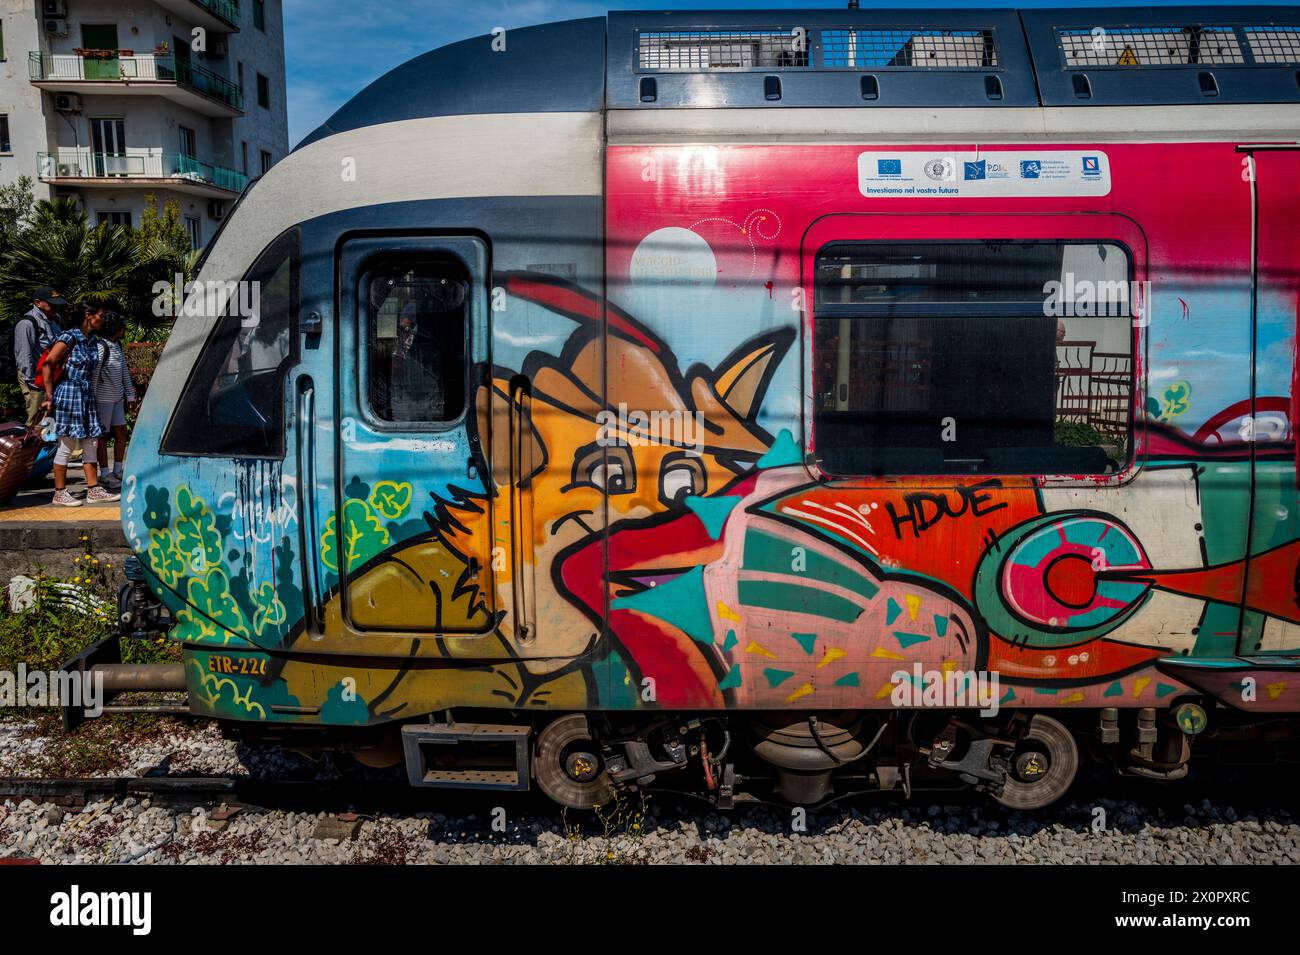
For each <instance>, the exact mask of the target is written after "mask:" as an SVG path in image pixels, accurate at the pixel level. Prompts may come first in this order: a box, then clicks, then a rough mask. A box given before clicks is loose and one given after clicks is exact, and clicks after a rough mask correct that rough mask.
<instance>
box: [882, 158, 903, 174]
mask: <svg viewBox="0 0 1300 955" xmlns="http://www.w3.org/2000/svg"><path fill="white" fill-rule="evenodd" d="M902 174H903V160H901V159H877V160H876V175H877V176H901V175H902Z"/></svg>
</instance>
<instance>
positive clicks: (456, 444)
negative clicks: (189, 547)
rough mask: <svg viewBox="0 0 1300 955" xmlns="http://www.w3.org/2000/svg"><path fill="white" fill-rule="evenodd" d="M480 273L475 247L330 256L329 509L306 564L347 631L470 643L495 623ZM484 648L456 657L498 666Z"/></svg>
mask: <svg viewBox="0 0 1300 955" xmlns="http://www.w3.org/2000/svg"><path fill="white" fill-rule="evenodd" d="M487 270H488V247H487V243H486V242H485V241H484V240H483V239H481V238H478V237H471V236H445V235H439V236H434V235H428V236H410V235H403V236H392V235H375V234H370V235H365V236H360V237H356V238H352V239H349V240H347V241H346V242H344V243H343V245H342V246H341V247H340V252H339V259H338V265H337V274H338V277H339V290H338V296H339V297H338V302H339V308H338V313H339V321H338V352H337V361H336V368H337V377H336V395H335V401H336V402H337V414H336V417H335V420H337V421H338V422H339V425H338V429H337V435H336V448H337V457H336V462H337V463H336V471H335V474H334V482H333V483H334V485H335V487H334V507H333V510H332V512H331V513H329V514H328V515H325V516H324V520H322V521H321V525H322V528H323V529H322V532H321V534H320V551H319V557H318V563H319V566H320V568H321V569H322V571H323V573H324V577H325V579H324V581H323V588H322V590H323V592H324V593H331V592H333V591H334V590H335V588H336V587H337V592H338V595H339V602H340V604H341V607H340V613H339V614H338V616H337V617H336V618H335V619H337V620H338V621H339V623H341V625H342V627H343V628H344V629H345V630H347V631H349V632H352V633H355V634H359V635H362V636H365V635H367V634H372V635H380V634H384V635H389V636H392V635H402V634H406V635H411V636H425V635H428V636H447V637H465V638H478V637H485V636H487V635H489V634H491V633H493V632H494V630H495V628H496V625H497V623H498V620H499V607H498V599H497V593H496V587H495V586H494V570H493V568H494V566H495V567H496V568H497V569H504V565H503V562H502V560H497V561H494V560H493V547H494V543H493V529H492V522H493V518H494V514H495V512H496V503H495V502H494V500H493V499H492V494H491V493H490V490H489V486H488V484H487V483H486V482H488V481H489V480H490V465H489V461H488V450H487V449H488V448H489V447H490V443H489V442H487V441H481V440H480V434H479V430H480V429H479V427H478V425H477V421H476V417H477V416H476V413H475V393H476V391H477V388H476V383H477V374H476V372H475V369H477V368H481V367H484V366H485V364H486V363H487V360H488V342H489V340H490V339H489V334H490V330H489V322H490V318H489V311H488V303H487V289H486V275H487V274H488V272H487ZM327 400H328V399H327ZM495 643H496V641H492V640H486V641H479V640H476V639H474V640H472V642H471V643H470V645H469V647H468V648H466V651H465V652H466V653H467V655H471V656H473V655H478V653H479V649H480V648H481V655H483V656H486V657H492V656H497V655H499V654H498V653H496V652H494V649H493V646H492V645H494V644H495Z"/></svg>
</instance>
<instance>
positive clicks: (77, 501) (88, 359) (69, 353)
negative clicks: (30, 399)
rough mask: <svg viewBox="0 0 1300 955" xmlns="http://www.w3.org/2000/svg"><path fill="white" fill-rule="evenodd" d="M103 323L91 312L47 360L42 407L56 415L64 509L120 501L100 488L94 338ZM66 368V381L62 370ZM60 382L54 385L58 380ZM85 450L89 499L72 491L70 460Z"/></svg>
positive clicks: (57, 497) (58, 497) (57, 484)
mask: <svg viewBox="0 0 1300 955" xmlns="http://www.w3.org/2000/svg"><path fill="white" fill-rule="evenodd" d="M103 323H104V313H103V310H102V309H98V308H87V309H85V310H84V313H83V315H82V318H81V323H80V324H79V325H73V327H71V328H70V329H69V330H68V331H66V332H64V333H63V334H62V335H60V336H59V337H58V339H57V340H56V341H55V343H54V344H53V345H51V346H50V350H49V353H48V354H47V355H46V357H45V362H44V365H43V374H42V379H43V382H42V386H43V387H44V388H45V401H44V403H43V404H42V405H41V407H42V408H44V409H45V410H46V411H53V412H54V433H55V434H56V435H58V438H59V450H58V451H57V452H55V455H54V502H53V503H55V504H57V505H60V506H62V507H80V506H81V505H82V504H83V503H89V504H102V503H108V502H110V501H116V500H120V499H121V495H120V494H113V493H111V492H109V491H107V490H105V489H104V488H102V487H100V486H99V468H98V467H97V465H96V451H97V450H98V447H99V438H100V435H101V434H103V428H102V427H100V424H99V411H98V408H97V406H96V404H95V384H94V382H95V364H96V362H97V361H98V359H99V354H98V351H97V350H96V348H95V333H96V332H98V331H99V329H100V327H101V326H102V325H103ZM60 369H62V371H63V374H62V376H60V375H59V370H60ZM56 378H57V379H58V383H57V384H56V383H55V379H56ZM78 447H80V448H81V466H82V468H83V469H84V471H85V474H86V487H87V488H88V490H87V492H86V500H85V501H82V500H81V498H79V497H74V496H73V495H72V494H71V493H69V492H68V489H67V483H68V461H69V460H71V458H72V452H73V451H75V450H76V449H77V448H78Z"/></svg>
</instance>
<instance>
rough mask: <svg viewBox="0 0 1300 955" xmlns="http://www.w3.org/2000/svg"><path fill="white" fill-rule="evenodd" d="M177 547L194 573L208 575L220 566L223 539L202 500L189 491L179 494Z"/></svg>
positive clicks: (182, 490) (187, 489)
mask: <svg viewBox="0 0 1300 955" xmlns="http://www.w3.org/2000/svg"><path fill="white" fill-rule="evenodd" d="M176 509H177V511H178V512H179V513H180V519H179V520H177V521H176V546H177V547H178V548H179V550H180V552H181V554H182V555H183V557H184V559H185V562H186V564H187V565H188V566H189V569H190V571H191V572H192V573H195V574H205V573H207V572H208V570H209V569H211V568H213V567H215V566H216V565H217V564H219V563H221V535H220V534H219V533H217V519H216V517H215V515H213V513H212V512H211V511H210V510H208V506H207V504H205V503H204V502H203V499H202V498H201V497H197V496H195V495H194V494H193V493H192V492H191V491H190V489H189V488H188V487H181V488H180V490H178V491H177V492H176Z"/></svg>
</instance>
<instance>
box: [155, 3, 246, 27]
mask: <svg viewBox="0 0 1300 955" xmlns="http://www.w3.org/2000/svg"><path fill="white" fill-rule="evenodd" d="M155 2H156V3H157V4H158V6H160V7H162V8H163V9H164V10H167V11H168V12H170V13H174V14H176V15H177V16H178V17H181V18H182V19H183V20H187V21H188V22H190V23H193V24H194V25H195V26H196V27H203V29H205V30H207V31H208V32H209V33H238V32H239V0H155Z"/></svg>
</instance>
